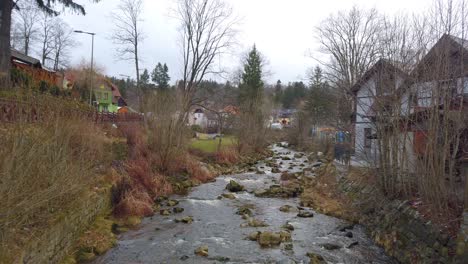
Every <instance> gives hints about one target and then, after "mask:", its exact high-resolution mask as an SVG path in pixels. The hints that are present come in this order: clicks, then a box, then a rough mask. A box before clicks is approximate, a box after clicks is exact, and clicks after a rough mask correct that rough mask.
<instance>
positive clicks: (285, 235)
mask: <svg viewBox="0 0 468 264" xmlns="http://www.w3.org/2000/svg"><path fill="white" fill-rule="evenodd" d="M279 234H280V237H281V242H291V241H292V238H291V233H290V232H288V231H283V230H282V231H280V232H279Z"/></svg>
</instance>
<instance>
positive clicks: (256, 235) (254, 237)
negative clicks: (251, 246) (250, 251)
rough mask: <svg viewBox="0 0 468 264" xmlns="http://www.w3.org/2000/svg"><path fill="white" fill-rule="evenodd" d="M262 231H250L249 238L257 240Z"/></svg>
mask: <svg viewBox="0 0 468 264" xmlns="http://www.w3.org/2000/svg"><path fill="white" fill-rule="evenodd" d="M260 233H261V232H260V231H255V232H252V233H250V234H249V235H248V236H247V238H248V239H249V240H252V241H257V239H258V236H259V235H260Z"/></svg>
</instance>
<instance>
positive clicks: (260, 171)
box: [255, 170, 266, 174]
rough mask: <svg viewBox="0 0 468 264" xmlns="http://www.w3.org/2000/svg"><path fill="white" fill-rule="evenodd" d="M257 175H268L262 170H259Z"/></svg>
mask: <svg viewBox="0 0 468 264" xmlns="http://www.w3.org/2000/svg"><path fill="white" fill-rule="evenodd" d="M255 173H256V174H266V172H265V171H262V170H257V171H256V172H255Z"/></svg>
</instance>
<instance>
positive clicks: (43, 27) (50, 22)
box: [40, 12, 57, 65]
mask: <svg viewBox="0 0 468 264" xmlns="http://www.w3.org/2000/svg"><path fill="white" fill-rule="evenodd" d="M56 21H57V20H55V18H54V17H53V16H51V15H50V14H47V13H45V12H44V13H42V15H41V20H40V38H41V61H42V65H46V60H48V59H51V57H50V56H51V55H52V52H53V50H54V47H53V43H54V33H55V32H54V22H56Z"/></svg>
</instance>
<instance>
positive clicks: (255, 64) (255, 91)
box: [239, 45, 263, 114]
mask: <svg viewBox="0 0 468 264" xmlns="http://www.w3.org/2000/svg"><path fill="white" fill-rule="evenodd" d="M239 89H240V91H239V102H240V105H241V107H242V108H243V111H244V112H248V113H251V114H254V113H255V112H257V110H258V109H259V107H261V105H262V103H263V102H262V101H263V81H262V59H261V57H260V53H259V52H258V51H257V48H256V46H255V45H254V46H253V48H252V50H251V51H250V52H249V55H248V58H247V61H246V63H245V64H244V71H243V73H242V79H241V84H240V87H239Z"/></svg>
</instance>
